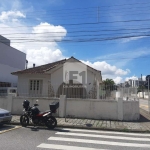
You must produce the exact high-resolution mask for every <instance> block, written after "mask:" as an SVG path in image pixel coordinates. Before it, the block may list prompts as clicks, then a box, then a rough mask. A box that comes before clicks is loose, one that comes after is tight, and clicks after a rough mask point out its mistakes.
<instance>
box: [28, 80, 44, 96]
mask: <svg viewBox="0 0 150 150" xmlns="http://www.w3.org/2000/svg"><path fill="white" fill-rule="evenodd" d="M29 89H30V90H29V93H30V95H32V96H39V95H41V94H42V80H30V87H29Z"/></svg>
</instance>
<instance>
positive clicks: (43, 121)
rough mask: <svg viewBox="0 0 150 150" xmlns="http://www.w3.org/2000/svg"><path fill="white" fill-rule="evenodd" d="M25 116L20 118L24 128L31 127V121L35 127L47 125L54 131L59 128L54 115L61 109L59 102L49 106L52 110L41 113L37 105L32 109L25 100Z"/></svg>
mask: <svg viewBox="0 0 150 150" xmlns="http://www.w3.org/2000/svg"><path fill="white" fill-rule="evenodd" d="M22 105H23V108H24V114H23V115H21V117H20V123H21V125H22V126H23V127H26V126H28V125H29V121H31V122H32V123H33V124H34V126H37V125H46V126H47V127H48V128H49V129H54V128H55V127H56V126H57V120H56V118H55V117H54V116H52V114H53V113H56V110H57V109H58V107H59V102H53V103H52V104H50V105H49V107H50V110H48V111H45V112H40V111H39V109H38V108H37V106H39V105H38V104H37V103H36V104H34V105H33V106H32V107H30V102H29V101H28V100H24V101H23V103H22Z"/></svg>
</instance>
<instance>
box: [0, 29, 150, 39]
mask: <svg viewBox="0 0 150 150" xmlns="http://www.w3.org/2000/svg"><path fill="white" fill-rule="evenodd" d="M149 32H150V31H149ZM133 33H136V34H139V33H142V34H145V33H148V31H147V32H129V33H113V34H112V33H108V34H88V35H87V34H83V35H73V36H68V38H70V37H86V36H89V37H90V36H96V37H97V36H99V37H100V36H107V35H110V36H113V35H118V34H122V35H126V34H133ZM64 36H65V35H64ZM57 37H63V35H62V36H58V35H56V36H55V35H51V36H49V35H45V36H38V37H33V38H34V39H35V38H57ZM9 38H11V40H34V39H32V38H29V37H9ZM18 38H19V39H18ZM66 38H67V37H66ZM0 40H1V41H5V40H4V39H3V38H2V39H1V38H0Z"/></svg>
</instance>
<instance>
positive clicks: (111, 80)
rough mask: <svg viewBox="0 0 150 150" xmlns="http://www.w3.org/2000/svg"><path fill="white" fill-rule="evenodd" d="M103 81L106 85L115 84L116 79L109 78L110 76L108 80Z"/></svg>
mask: <svg viewBox="0 0 150 150" xmlns="http://www.w3.org/2000/svg"><path fill="white" fill-rule="evenodd" d="M103 83H104V84H105V85H115V82H114V80H113V79H108V78H107V79H106V80H103Z"/></svg>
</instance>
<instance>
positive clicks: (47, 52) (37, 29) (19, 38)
mask: <svg viewBox="0 0 150 150" xmlns="http://www.w3.org/2000/svg"><path fill="white" fill-rule="evenodd" d="M18 17H25V15H23V13H21V12H20V11H8V12H2V15H1V16H0V19H1V20H3V22H2V23H0V33H1V35H3V36H4V37H6V38H8V39H10V40H11V46H12V47H14V48H16V49H18V50H20V51H22V52H24V53H26V55H27V56H26V57H27V58H26V59H27V60H28V67H32V66H33V63H35V64H36V66H37V65H43V64H46V63H50V62H53V61H57V60H60V59H64V58H65V56H63V54H62V52H61V50H60V49H59V48H58V45H57V42H56V41H61V40H62V39H63V38H64V37H65V36H66V34H67V30H66V29H65V28H64V27H63V26H54V25H52V24H49V23H47V22H44V23H40V24H38V25H36V26H34V27H32V28H31V27H28V26H26V25H24V24H22V23H21V22H19V21H18V20H19V18H18ZM4 20H7V22H6V21H4ZM16 26H21V28H16ZM4 29H5V30H4ZM13 33H20V34H13ZM21 33H29V34H21ZM36 33H37V34H36ZM27 41H28V42H27ZM48 41H52V42H48Z"/></svg>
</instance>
